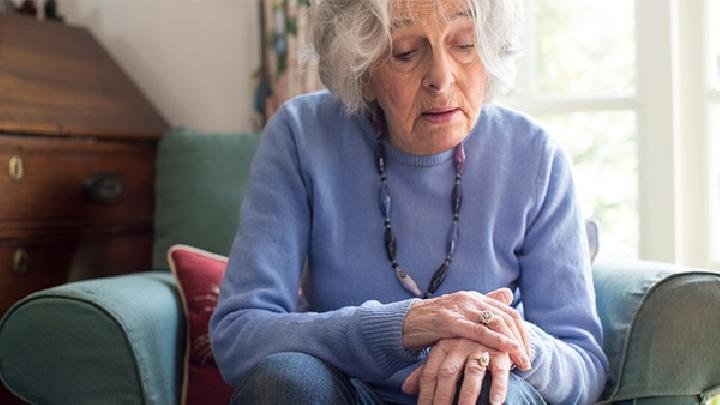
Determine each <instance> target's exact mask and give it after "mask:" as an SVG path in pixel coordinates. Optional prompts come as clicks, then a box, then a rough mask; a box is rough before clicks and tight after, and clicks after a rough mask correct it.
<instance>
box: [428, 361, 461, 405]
mask: <svg viewBox="0 0 720 405" xmlns="http://www.w3.org/2000/svg"><path fill="white" fill-rule="evenodd" d="M466 358H467V354H466V353H465V352H463V351H451V352H450V353H448V355H447V356H446V357H445V360H444V361H443V363H442V365H441V366H440V372H439V373H438V378H437V384H436V385H435V397H434V400H433V404H434V405H450V404H452V400H453V398H454V397H455V391H456V390H457V384H458V380H459V379H460V373H461V372H462V371H463V368H464V367H465V359H466Z"/></svg>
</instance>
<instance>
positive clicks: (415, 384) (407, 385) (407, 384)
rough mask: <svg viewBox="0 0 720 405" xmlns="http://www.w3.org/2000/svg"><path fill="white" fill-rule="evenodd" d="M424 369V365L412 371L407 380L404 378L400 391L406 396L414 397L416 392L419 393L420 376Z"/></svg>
mask: <svg viewBox="0 0 720 405" xmlns="http://www.w3.org/2000/svg"><path fill="white" fill-rule="evenodd" d="M424 369H425V365H424V364H423V365H422V366H420V367H418V368H416V369H415V370H413V372H412V373H410V375H409V376H407V378H405V381H404V382H403V385H402V390H403V392H404V393H406V394H410V395H414V394H417V393H418V391H420V376H421V375H422V372H423V370H424Z"/></svg>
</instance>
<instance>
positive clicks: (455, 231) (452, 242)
mask: <svg viewBox="0 0 720 405" xmlns="http://www.w3.org/2000/svg"><path fill="white" fill-rule="evenodd" d="M459 238H460V224H458V223H457V222H456V221H453V224H452V228H450V231H449V232H448V243H447V254H448V256H452V255H453V254H454V253H455V248H456V247H457V242H458V239H459Z"/></svg>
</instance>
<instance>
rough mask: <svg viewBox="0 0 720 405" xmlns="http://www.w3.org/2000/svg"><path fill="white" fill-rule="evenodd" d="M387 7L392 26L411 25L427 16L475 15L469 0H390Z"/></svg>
mask: <svg viewBox="0 0 720 405" xmlns="http://www.w3.org/2000/svg"><path fill="white" fill-rule="evenodd" d="M388 7H389V12H390V19H391V25H392V26H393V28H399V27H402V26H404V25H411V24H413V23H414V22H415V21H416V20H417V19H418V18H421V19H422V18H427V17H429V16H434V17H436V18H438V19H440V20H443V21H449V20H451V19H454V18H457V17H459V16H467V17H473V16H474V15H475V13H474V11H473V2H472V1H471V0H390V1H389V5H388Z"/></svg>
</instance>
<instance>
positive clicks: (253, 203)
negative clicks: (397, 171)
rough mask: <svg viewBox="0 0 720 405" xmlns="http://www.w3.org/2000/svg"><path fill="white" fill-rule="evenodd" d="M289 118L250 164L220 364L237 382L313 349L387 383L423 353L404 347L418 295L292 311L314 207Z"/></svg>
mask: <svg viewBox="0 0 720 405" xmlns="http://www.w3.org/2000/svg"><path fill="white" fill-rule="evenodd" d="M287 116H288V113H287V111H286V110H285V109H284V108H283V109H281V110H280V111H278V112H277V113H276V114H275V116H274V117H273V119H272V120H271V121H270V123H268V125H267V127H266V130H265V133H264V135H263V139H262V140H261V143H260V145H259V147H258V150H257V152H256V154H255V157H254V160H253V163H252V167H251V177H250V185H249V188H248V191H247V193H246V194H245V197H244V199H243V203H242V206H241V212H240V225H239V227H238V232H237V234H236V237H235V240H234V243H233V247H232V251H231V254H230V260H229V263H228V266H227V270H226V272H225V278H224V280H223V282H222V285H221V287H220V297H219V300H218V305H217V307H216V310H215V312H214V313H213V316H212V318H211V320H210V334H211V342H212V348H213V353H214V355H215V359H216V362H217V364H218V366H219V368H220V371H221V373H222V375H223V377H224V378H225V380H226V381H227V382H228V383H230V384H231V385H233V386H235V385H237V384H238V383H239V381H240V379H241V378H242V376H243V374H244V373H245V372H246V371H248V370H249V369H250V368H251V367H252V366H253V365H254V364H256V363H257V362H259V361H260V360H262V359H263V358H264V357H266V356H268V355H269V354H272V353H279V352H303V353H308V354H311V355H314V356H316V357H318V358H321V359H323V360H325V361H328V362H329V363H331V364H333V365H334V366H336V367H338V368H339V369H341V370H342V371H344V372H345V373H347V374H348V375H350V376H353V377H357V378H360V379H363V380H364V381H367V382H379V381H382V380H384V379H386V378H387V377H389V376H391V375H392V374H393V373H395V372H396V371H398V370H400V369H402V368H403V367H406V366H408V365H410V364H411V363H413V362H415V361H417V360H418V354H414V353H411V352H408V351H406V350H405V349H404V347H403V345H402V326H403V321H404V318H405V314H406V312H407V311H408V309H409V307H410V305H411V304H412V302H413V300H405V301H399V302H395V303H391V304H380V303H379V302H377V301H368V302H365V303H364V304H362V305H359V306H356V307H345V308H341V309H338V310H335V311H329V312H323V313H313V312H303V313H300V312H295V311H296V310H297V308H296V305H297V291H298V284H299V278H300V274H301V270H302V267H303V264H304V261H305V258H306V256H307V251H308V245H309V235H310V218H311V215H312V207H311V205H310V201H311V199H310V193H309V191H308V190H309V186H308V184H307V183H309V181H308V180H307V179H306V178H305V177H304V176H303V174H302V173H303V172H302V163H301V159H300V158H299V156H300V153H299V151H298V147H297V142H296V140H295V138H294V136H293V133H292V130H291V129H290V125H288V118H287Z"/></svg>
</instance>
